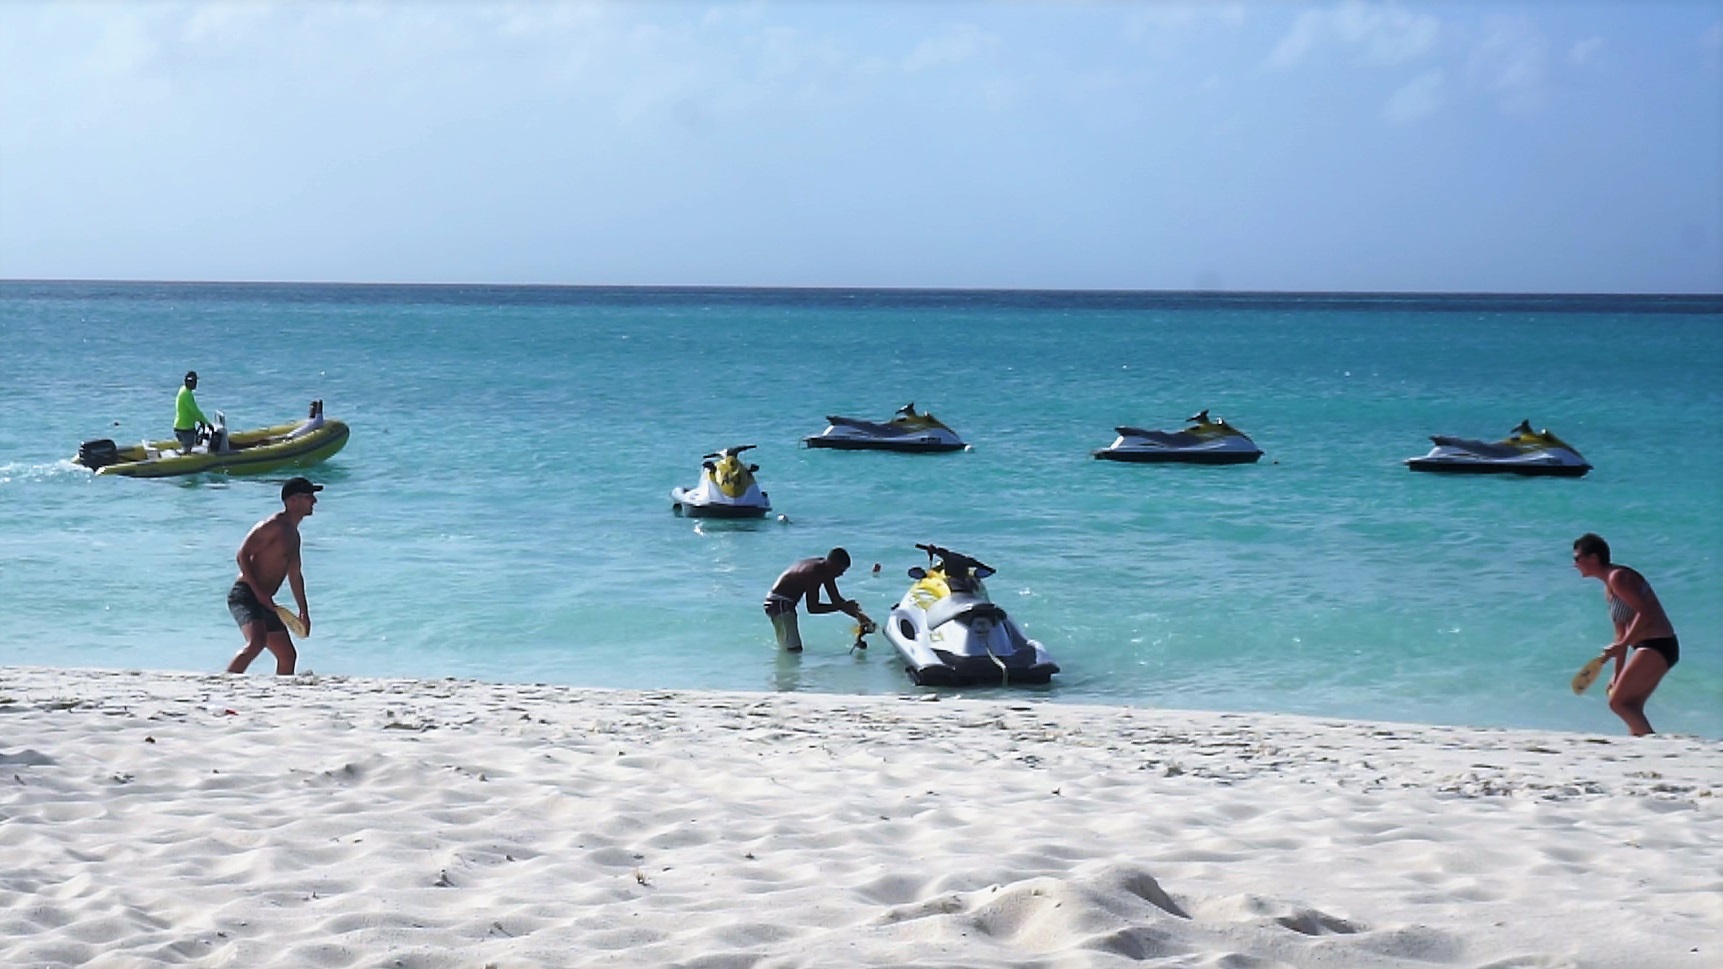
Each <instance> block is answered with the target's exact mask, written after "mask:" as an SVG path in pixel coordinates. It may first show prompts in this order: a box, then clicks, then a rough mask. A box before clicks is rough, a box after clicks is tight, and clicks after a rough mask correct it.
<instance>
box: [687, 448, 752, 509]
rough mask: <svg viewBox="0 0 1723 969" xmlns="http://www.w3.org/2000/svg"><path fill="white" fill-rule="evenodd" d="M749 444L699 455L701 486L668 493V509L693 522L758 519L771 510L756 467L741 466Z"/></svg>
mask: <svg viewBox="0 0 1723 969" xmlns="http://www.w3.org/2000/svg"><path fill="white" fill-rule="evenodd" d="M753 446H754V445H752V444H743V445H740V446H738V447H727V448H725V449H723V450H722V451H713V452H712V453H711V454H703V455H701V456H700V457H701V461H700V483H699V484H696V485H695V486H694V487H692V488H672V489H670V501H671V505H670V509H671V510H672V511H674V512H675V513H676V514H678V515H688V516H690V517H694V518H761V517H764V516H765V514H766V512H769V511H771V510H772V503H771V501H769V500H768V499H767V498H766V493H765V492H764V491H761V490H760V483H759V482H758V481H755V480H754V472H756V471H758V470H760V466H759V465H757V464H743V463H742V458H741V454H742V452H743V451H746V450H748V449H749V448H752V447H753Z"/></svg>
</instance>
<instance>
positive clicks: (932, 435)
mask: <svg viewBox="0 0 1723 969" xmlns="http://www.w3.org/2000/svg"><path fill="white" fill-rule="evenodd" d="M826 423H828V424H829V425H831V426H829V427H827V428H826V429H825V430H823V431H821V432H820V433H818V434H815V435H814V436H812V437H805V438H803V439H802V443H803V444H806V445H807V446H808V447H823V448H838V449H840V450H846V451H865V450H871V451H910V452H928V451H962V450H965V449H967V448H968V447H969V445H967V444H965V443H963V439H962V438H960V437H958V436H957V432H956V431H953V430H952V429H951V428H949V427H946V426H945V425H944V424H942V423H940V421H939V419H938V418H937V417H934V416H933V415H932V414H918V413H916V410H915V402H914V401H910V402H909V403H908V404H905V405H904V406H902V407H900V408H898V411H897V413H896V414H895V415H893V416H892V419H891V420H889V421H887V422H885V423H880V422H878V421H864V420H859V419H857V418H854V417H827V418H826Z"/></svg>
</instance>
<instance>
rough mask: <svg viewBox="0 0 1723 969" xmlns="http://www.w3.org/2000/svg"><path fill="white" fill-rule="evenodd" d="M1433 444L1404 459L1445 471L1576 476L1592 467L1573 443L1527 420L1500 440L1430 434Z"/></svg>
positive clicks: (1424, 468) (1417, 468) (1420, 467)
mask: <svg viewBox="0 0 1723 969" xmlns="http://www.w3.org/2000/svg"><path fill="white" fill-rule="evenodd" d="M1430 440H1431V441H1433V442H1435V445H1436V446H1435V447H1433V448H1431V449H1430V453H1429V454H1426V455H1424V456H1423V457H1417V458H1407V459H1406V467H1408V468H1411V469H1412V470H1413V471H1436V472H1443V473H1447V474H1522V475H1528V476H1542V477H1554V478H1578V477H1581V476H1583V475H1584V474H1585V473H1586V472H1587V471H1590V470H1591V464H1590V463H1589V462H1587V461H1586V459H1585V458H1583V457H1580V454H1579V452H1578V451H1575V450H1574V449H1573V445H1571V444H1568V443H1567V442H1566V441H1564V440H1562V439H1561V438H1559V437H1556V436H1555V435H1554V434H1551V433H1550V432H1549V430H1548V429H1545V430H1542V431H1534V430H1532V425H1531V422H1530V421H1520V423H1519V426H1518V427H1516V428H1514V429H1513V432H1512V433H1510V434H1509V435H1508V436H1507V437H1506V438H1503V439H1502V440H1500V441H1494V442H1492V441H1475V440H1472V439H1471V438H1465V437H1449V436H1447V435H1445V434H1433V435H1431V436H1430Z"/></svg>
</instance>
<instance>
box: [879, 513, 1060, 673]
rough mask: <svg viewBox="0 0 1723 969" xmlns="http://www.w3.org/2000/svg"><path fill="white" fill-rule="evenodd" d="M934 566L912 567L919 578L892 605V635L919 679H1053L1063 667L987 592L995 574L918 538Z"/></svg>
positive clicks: (911, 572)
mask: <svg viewBox="0 0 1723 969" xmlns="http://www.w3.org/2000/svg"><path fill="white" fill-rule="evenodd" d="M916 548H918V549H921V550H922V551H924V552H926V553H927V562H928V567H927V568H925V569H924V568H922V567H920V566H916V567H914V568H912V569H910V570H909V577H910V578H912V579H914V580H915V584H914V585H912V586H910V587H909V591H908V592H906V593H905V594H904V597H903V599H902V601H900V602H899V603H898V604H897V605H896V606H894V607H893V608H892V610H891V617H890V618H889V619H887V620H886V623H885V635H886V638H887V639H889V640H891V644H892V645H893V646H894V647H896V648H897V652H898V655H900V656H901V657H902V658H903V662H904V671H905V672H907V673H908V674H909V678H910V679H911V680H912V681H914V682H915V684H916V685H917V686H972V685H982V686H988V685H996V686H1008V685H1011V684H1016V683H1046V682H1047V681H1048V679H1049V678H1051V677H1052V675H1053V674H1054V673H1057V672H1059V667H1058V665H1057V664H1055V663H1054V662H1053V658H1052V657H1051V656H1049V655H1048V654H1047V650H1046V649H1045V648H1044V647H1043V646H1042V645H1041V644H1040V643H1038V642H1036V641H1035V640H1033V639H1030V638H1029V637H1027V636H1025V635H1023V630H1021V629H1019V628H1018V627H1017V623H1015V622H1013V621H1012V620H1011V617H1009V616H1007V615H1006V614H1005V610H1004V609H1001V608H1000V607H998V606H996V605H994V604H993V603H992V602H991V601H989V600H988V598H987V587H986V586H985V585H983V584H982V581H981V580H982V579H985V578H987V577H988V576H990V575H992V574H993V569H991V568H988V567H987V566H986V565H983V564H982V563H980V562H977V561H976V560H975V559H972V558H970V557H969V556H967V555H963V554H960V553H958V552H953V551H951V550H950V549H944V548H940V547H939V546H937V545H917V546H916Z"/></svg>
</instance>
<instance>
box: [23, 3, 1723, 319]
mask: <svg viewBox="0 0 1723 969" xmlns="http://www.w3.org/2000/svg"><path fill="white" fill-rule="evenodd" d="M0 277H5V278H75V279H96V278H100V279H198V280H303V281H351V282H498V283H568V284H642V285H779V286H893V287H897V286H908V287H919V286H930V287H1003V288H1074V289H1091V288H1111V289H1193V288H1194V289H1235V290H1401V291H1538V292H1709V293H1717V292H1723V0H1709V2H1673V0H1664V2H1658V0H1652V2H1646V3H1638V2H1636V3H1628V2H1609V3H1595V4H1587V3H1567V2H1560V3H1558V2H1531V3H1413V2H1395V3H1365V2H1360V0H1347V2H1340V3H1295V2H1248V3H1225V2H1220V3H1198V4H1176V3H1098V2H1097V3H1081V2H1051V0H1049V2H1013V3H993V2H980V0H973V2H950V3H911V2H905V0H876V2H871V3H841V2H833V0H802V2H778V3H763V2H754V3H680V2H667V0H666V2H628V3H556V2H524V3H514V4H499V5H489V4H481V3H470V2H455V0H427V2H418V3H405V2H380V3H368V4H336V3H323V2H304V0H298V2H282V3H265V2H261V0H244V2H241V0H235V2H227V3H150V2H142V3H138V2H128V3H83V2H76V0H73V2H62V3H53V4H49V3H44V2H34V0H8V2H5V3H0Z"/></svg>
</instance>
